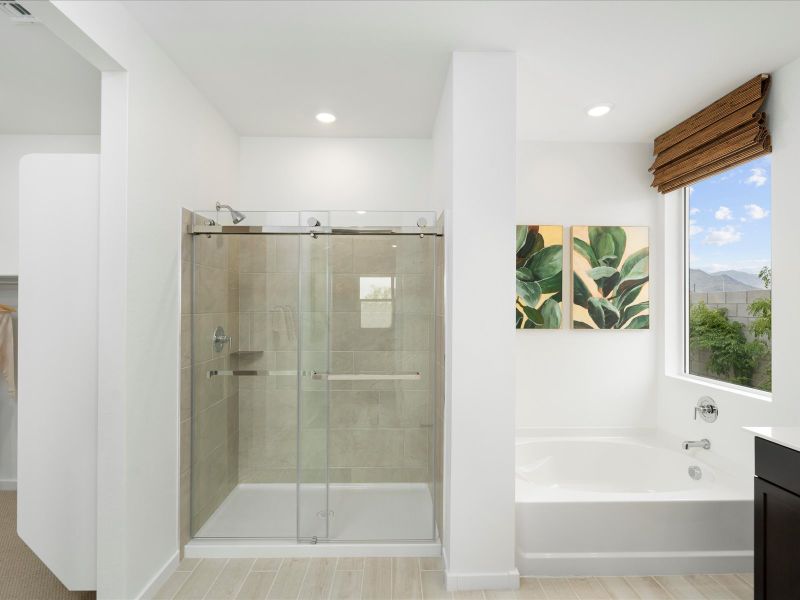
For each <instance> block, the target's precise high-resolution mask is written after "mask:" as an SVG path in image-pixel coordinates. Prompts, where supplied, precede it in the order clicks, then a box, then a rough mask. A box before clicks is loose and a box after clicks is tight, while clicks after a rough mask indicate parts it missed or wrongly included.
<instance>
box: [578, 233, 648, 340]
mask: <svg viewBox="0 0 800 600" xmlns="http://www.w3.org/2000/svg"><path fill="white" fill-rule="evenodd" d="M649 281H650V241H649V231H648V229H647V227H613V226H612V227H594V226H575V227H573V228H572V327H573V328H574V329H649V328H650V285H649Z"/></svg>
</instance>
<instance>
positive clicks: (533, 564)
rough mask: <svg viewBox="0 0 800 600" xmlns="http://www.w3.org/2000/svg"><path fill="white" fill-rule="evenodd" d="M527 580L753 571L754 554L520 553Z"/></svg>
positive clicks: (519, 561) (518, 559)
mask: <svg viewBox="0 0 800 600" xmlns="http://www.w3.org/2000/svg"><path fill="white" fill-rule="evenodd" d="M517 567H518V568H519V570H520V572H521V573H522V575H523V576H524V577H537V576H542V577H570V576H572V577H588V576H593V575H613V576H623V575H690V574H694V573H741V572H747V571H752V570H753V552H752V551H746V550H742V551H739V550H730V551H725V550H719V551H711V552H693V551H689V552H556V553H545V552H541V553H537V552H517Z"/></svg>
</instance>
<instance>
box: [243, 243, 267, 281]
mask: <svg viewBox="0 0 800 600" xmlns="http://www.w3.org/2000/svg"><path fill="white" fill-rule="evenodd" d="M238 237H239V264H238V268H239V272H240V273H266V272H267V238H266V236H262V235H243V236H238Z"/></svg>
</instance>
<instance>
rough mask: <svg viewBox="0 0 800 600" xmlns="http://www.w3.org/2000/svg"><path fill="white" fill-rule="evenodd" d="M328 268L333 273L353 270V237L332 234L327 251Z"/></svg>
mask: <svg viewBox="0 0 800 600" xmlns="http://www.w3.org/2000/svg"><path fill="white" fill-rule="evenodd" d="M329 260H330V269H331V271H332V272H333V273H352V272H353V238H351V237H348V236H341V235H338V236H334V237H333V240H332V241H331V248H330V253H329Z"/></svg>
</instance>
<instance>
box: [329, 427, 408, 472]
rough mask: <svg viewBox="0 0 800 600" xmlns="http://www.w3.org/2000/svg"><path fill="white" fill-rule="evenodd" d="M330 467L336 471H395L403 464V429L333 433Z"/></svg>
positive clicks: (344, 430) (336, 430)
mask: <svg viewBox="0 0 800 600" xmlns="http://www.w3.org/2000/svg"><path fill="white" fill-rule="evenodd" d="M330 453H331V455H330V465H331V466H333V467H358V466H365V467H391V466H399V465H401V464H402V457H403V431H402V430H400V429H355V430H351V429H332V430H331V432H330Z"/></svg>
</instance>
